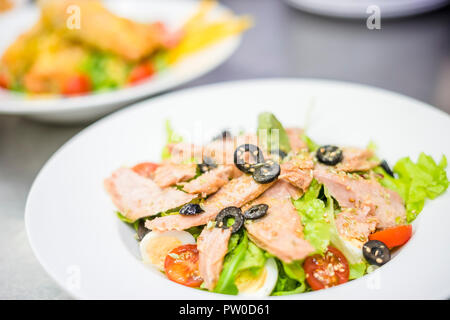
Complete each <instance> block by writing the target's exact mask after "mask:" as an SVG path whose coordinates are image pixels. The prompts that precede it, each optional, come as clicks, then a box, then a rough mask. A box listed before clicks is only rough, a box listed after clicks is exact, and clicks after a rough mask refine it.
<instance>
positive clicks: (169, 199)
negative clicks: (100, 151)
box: [104, 168, 197, 221]
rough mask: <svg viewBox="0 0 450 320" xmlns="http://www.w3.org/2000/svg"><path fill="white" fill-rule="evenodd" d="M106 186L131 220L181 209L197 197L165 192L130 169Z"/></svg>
mask: <svg viewBox="0 0 450 320" xmlns="http://www.w3.org/2000/svg"><path fill="white" fill-rule="evenodd" d="M104 186H105V189H106V191H107V192H108V193H109V195H110V196H111V199H112V201H113V203H114V205H115V206H116V207H117V209H119V211H120V212H121V214H123V215H124V216H125V217H126V218H128V219H130V220H131V221H135V220H137V219H139V218H143V217H149V216H153V215H155V214H158V213H160V212H164V211H167V210H170V209H174V208H177V207H180V206H182V205H184V204H186V203H188V202H190V201H192V200H193V199H195V198H196V197H197V196H196V195H192V194H187V193H184V192H182V191H179V190H176V189H174V188H167V189H161V188H160V187H158V186H157V185H156V183H155V182H154V181H153V180H151V179H148V178H144V177H141V176H140V175H138V174H137V173H135V172H134V171H133V170H131V169H129V168H120V169H118V170H116V171H114V172H113V174H112V175H111V177H109V178H107V179H105V181H104Z"/></svg>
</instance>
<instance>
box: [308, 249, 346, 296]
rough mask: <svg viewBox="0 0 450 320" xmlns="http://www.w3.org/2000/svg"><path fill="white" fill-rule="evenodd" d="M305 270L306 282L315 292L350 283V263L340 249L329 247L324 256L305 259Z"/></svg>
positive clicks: (319, 255)
mask: <svg viewBox="0 0 450 320" xmlns="http://www.w3.org/2000/svg"><path fill="white" fill-rule="evenodd" d="M303 268H304V269H305V272H306V282H308V284H309V286H310V287H311V289H313V290H320V289H325V288H329V287H333V286H336V285H338V284H342V283H345V282H347V281H348V278H349V275H350V270H349V267H348V261H347V259H346V258H345V256H344V255H343V254H342V252H340V251H339V250H338V249H336V248H334V247H331V246H329V247H328V250H327V251H326V252H325V254H324V255H321V254H315V255H313V256H309V257H307V258H306V259H305V262H304V264H303Z"/></svg>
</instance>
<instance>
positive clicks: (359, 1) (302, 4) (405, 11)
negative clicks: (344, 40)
mask: <svg viewBox="0 0 450 320" xmlns="http://www.w3.org/2000/svg"><path fill="white" fill-rule="evenodd" d="M285 1H287V2H288V3H289V4H291V5H292V6H294V7H296V8H299V9H301V10H304V11H307V12H311V13H315V14H321V15H325V16H332V17H341V18H367V17H369V15H370V14H369V13H367V12H366V10H367V8H368V7H369V6H372V5H377V6H378V7H379V8H380V13H381V19H383V18H398V17H405V16H411V15H415V14H419V13H424V12H428V11H432V10H435V9H438V8H440V7H443V6H445V5H446V4H448V2H449V1H448V0H375V1H374V0H285Z"/></svg>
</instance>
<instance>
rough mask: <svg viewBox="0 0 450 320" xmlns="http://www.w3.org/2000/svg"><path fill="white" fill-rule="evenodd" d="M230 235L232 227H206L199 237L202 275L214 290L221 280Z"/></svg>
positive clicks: (205, 283)
mask: <svg viewBox="0 0 450 320" xmlns="http://www.w3.org/2000/svg"><path fill="white" fill-rule="evenodd" d="M230 237H231V229H221V228H210V229H208V228H205V229H203V231H202V233H201V234H200V236H199V237H198V239H197V249H198V251H199V261H198V266H199V271H200V276H201V277H202V278H203V281H204V283H203V284H204V286H205V287H206V288H208V289H209V290H213V289H214V287H215V286H216V283H217V281H218V280H219V276H220V272H221V271H222V267H223V258H224V257H225V255H226V254H227V251H228V241H229V240H230Z"/></svg>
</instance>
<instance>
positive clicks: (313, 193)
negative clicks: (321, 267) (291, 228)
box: [292, 180, 331, 253]
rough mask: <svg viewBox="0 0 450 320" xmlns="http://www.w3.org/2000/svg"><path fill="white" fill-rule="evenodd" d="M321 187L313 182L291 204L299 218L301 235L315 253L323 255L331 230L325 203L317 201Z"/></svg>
mask: <svg viewBox="0 0 450 320" xmlns="http://www.w3.org/2000/svg"><path fill="white" fill-rule="evenodd" d="M321 189H322V185H321V184H319V183H318V182H317V181H316V180H313V182H312V183H311V185H310V186H309V189H308V191H307V192H306V193H305V194H304V195H303V196H302V197H301V198H299V199H297V200H293V201H292V203H293V204H294V207H295V208H296V209H297V211H298V213H299V214H300V216H301V220H302V224H303V227H304V228H303V234H304V235H305V239H306V240H308V241H309V243H311V245H312V246H313V247H314V248H315V249H316V252H318V253H323V252H324V251H325V250H326V248H327V247H328V245H329V243H330V237H331V228H330V223H329V219H327V210H326V208H325V202H324V201H322V200H320V199H318V196H319V193H320V190H321Z"/></svg>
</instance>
